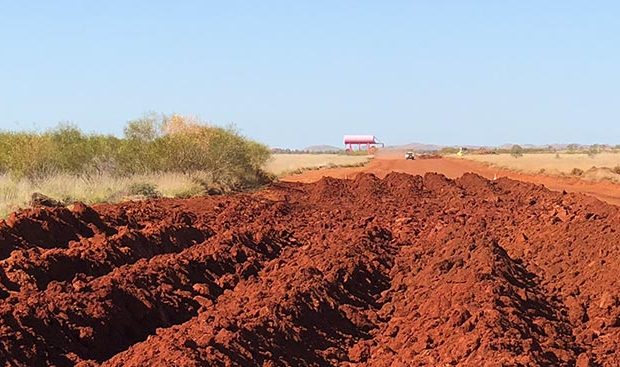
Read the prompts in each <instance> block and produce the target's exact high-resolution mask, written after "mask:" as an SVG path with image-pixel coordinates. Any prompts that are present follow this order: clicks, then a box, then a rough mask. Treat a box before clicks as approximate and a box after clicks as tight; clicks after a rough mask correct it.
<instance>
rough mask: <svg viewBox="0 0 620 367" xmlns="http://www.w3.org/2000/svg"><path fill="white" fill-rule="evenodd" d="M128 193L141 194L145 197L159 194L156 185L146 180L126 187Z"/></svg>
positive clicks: (155, 196)
mask: <svg viewBox="0 0 620 367" xmlns="http://www.w3.org/2000/svg"><path fill="white" fill-rule="evenodd" d="M127 192H128V194H129V195H141V196H144V197H147V198H158V197H160V196H161V194H160V193H159V191H157V186H155V185H153V184H150V183H147V182H137V183H133V184H131V185H129V187H128V188H127Z"/></svg>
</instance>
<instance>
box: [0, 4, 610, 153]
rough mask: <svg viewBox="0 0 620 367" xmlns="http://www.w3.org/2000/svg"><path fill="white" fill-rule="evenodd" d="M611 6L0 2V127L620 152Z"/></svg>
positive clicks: (294, 142) (303, 142)
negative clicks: (174, 118)
mask: <svg viewBox="0 0 620 367" xmlns="http://www.w3.org/2000/svg"><path fill="white" fill-rule="evenodd" d="M619 19H620V3H618V2H615V1H586V0H582V1H570V0H568V1H565V0H556V1H551V0H550V1H539V0H518V1H517V0H514V1H512V0H502V1H496V0H495V1H490V0H489V1H473V0H472V1H464V0H458V1H457V0H454V1H447V0H446V1H443V0H434V1H431V0H428V1H378V0H376V1H363V0H357V1H346V0H342V1H341V0H335V1H334V0H329V1H328V0H307V1H302V0H288V1H267V0H266V1H250V0H247V1H234V0H233V1H105V2H103V1H62V0H59V1H34V0H33V1H28V2H26V1H23V2H22V1H8V0H0V128H2V129H12V130H13V129H33V128H34V129H45V128H48V127H51V126H55V125H56V124H57V123H58V122H60V121H71V122H73V123H75V124H77V125H78V126H80V127H81V128H82V129H84V130H86V131H97V132H104V133H113V134H117V135H120V134H121V133H122V128H123V126H124V124H125V123H126V121H127V120H130V119H132V118H136V117H140V116H141V115H143V114H144V113H146V112H149V111H156V112H163V113H173V112H174V113H183V114H195V115H199V116H200V117H202V118H203V119H205V120H209V121H212V122H214V123H217V124H229V123H234V124H235V125H236V126H237V127H238V128H239V129H240V130H241V131H242V133H243V134H245V135H247V136H250V137H252V138H256V139H259V140H261V141H263V142H265V143H267V144H269V145H272V146H281V147H298V148H299V147H304V146H307V145H313V144H334V145H340V144H341V139H342V135H343V134H374V135H377V136H378V137H379V138H380V139H382V140H383V141H385V142H387V143H388V144H403V143H408V142H413V141H419V142H427V143H438V144H483V145H484V144H489V145H491V144H503V143H535V144H544V143H555V142H579V143H610V144H620V20H619Z"/></svg>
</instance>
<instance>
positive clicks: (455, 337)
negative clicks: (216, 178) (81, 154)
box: [0, 173, 620, 366]
mask: <svg viewBox="0 0 620 367" xmlns="http://www.w3.org/2000/svg"><path fill="white" fill-rule="evenodd" d="M619 228H620V211H619V209H618V208H617V207H615V206H612V205H609V204H604V203H602V202H600V201H598V200H596V199H592V198H590V197H587V196H582V195H572V194H566V193H557V192H551V191H549V190H547V189H546V188H544V187H542V186H536V185H532V184H526V183H522V182H518V181H512V180H509V179H499V180H495V181H489V180H486V179H484V178H482V177H480V176H477V175H474V174H467V175H464V176H463V177H461V178H459V179H456V180H451V179H448V178H446V177H444V176H442V175H438V174H427V175H425V176H424V177H420V176H410V175H406V174H402V173H392V174H389V175H388V176H386V177H385V178H384V179H379V178H377V177H375V176H372V175H368V174H366V175H359V176H357V177H355V178H354V179H352V180H338V179H333V178H325V179H323V180H320V181H318V182H316V183H313V184H296V183H278V184H274V185H272V186H271V187H268V188H266V189H264V190H261V191H258V192H255V193H249V194H238V195H234V196H210V197H202V198H192V199H187V200H180V199H158V200H151V201H144V202H127V203H122V204H117V205H97V206H94V207H88V206H86V205H84V204H81V203H76V204H75V205H74V206H73V207H71V208H70V209H69V208H61V207H53V208H44V207H37V208H34V209H29V210H25V211H22V212H20V213H15V214H13V215H12V216H10V217H9V218H8V219H7V221H0V244H1V247H0V330H1V331H2V332H1V333H0V361H2V362H4V364H7V365H13V366H36V365H55V366H73V365H80V366H144V365H176V366H200V365H242V366H246V365H250V366H251V365H256V366H299V365H311V366H328V365H335V366H356V365H359V366H392V365H403V366H404V365H413V366H617V365H620V352H619V351H618V349H617V342H618V340H620V291H619V289H620V281H619V280H618V279H619V278H618V277H617V269H619V268H620V243H618V238H620V237H619V234H618V230H619Z"/></svg>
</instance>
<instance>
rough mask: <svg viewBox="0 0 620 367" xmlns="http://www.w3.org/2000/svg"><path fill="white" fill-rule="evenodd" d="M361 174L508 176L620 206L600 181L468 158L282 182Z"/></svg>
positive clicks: (610, 186) (382, 162)
mask: <svg viewBox="0 0 620 367" xmlns="http://www.w3.org/2000/svg"><path fill="white" fill-rule="evenodd" d="M360 172H365V173H372V174H374V175H377V176H378V177H385V175H387V174H388V173H390V172H404V173H409V174H412V175H424V174H425V173H428V172H437V173H441V174H443V175H446V176H447V177H450V178H458V177H461V176H462V175H464V174H465V173H467V172H473V173H477V174H479V175H481V176H483V177H486V178H488V179H494V178H499V177H508V178H512V179H514V180H519V181H525V182H531V183H535V184H538V185H545V187H547V188H549V189H551V190H555V191H567V192H579V193H583V194H588V195H592V196H595V197H597V198H599V199H601V200H603V201H606V202H608V203H611V204H615V205H620V185H618V184H615V183H612V182H606V181H600V182H594V181H586V180H582V179H580V178H577V177H560V176H550V175H532V174H526V173H519V172H514V171H510V170H506V169H501V168H495V167H490V166H487V165H485V164H482V163H479V162H475V161H470V160H467V159H457V158H442V159H416V160H415V161H407V160H405V159H403V158H402V156H401V155H398V156H394V155H391V156H390V155H383V156H379V157H377V158H375V159H373V160H372V161H370V163H369V164H368V165H367V166H365V167H350V168H328V169H321V170H316V171H306V172H303V173H301V174H297V175H292V176H288V177H285V178H284V180H285V181H294V182H315V181H317V180H319V179H321V177H336V178H351V177H354V176H355V175H356V174H358V173H360Z"/></svg>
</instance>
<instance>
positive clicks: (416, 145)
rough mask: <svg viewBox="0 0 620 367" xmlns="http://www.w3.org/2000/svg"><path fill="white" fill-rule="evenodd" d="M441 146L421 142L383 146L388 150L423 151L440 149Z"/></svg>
mask: <svg viewBox="0 0 620 367" xmlns="http://www.w3.org/2000/svg"><path fill="white" fill-rule="evenodd" d="M441 148H443V146H441V145H435V144H423V143H409V144H404V145H391V146H387V147H385V149H389V150H414V151H424V152H434V151H437V150H441Z"/></svg>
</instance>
